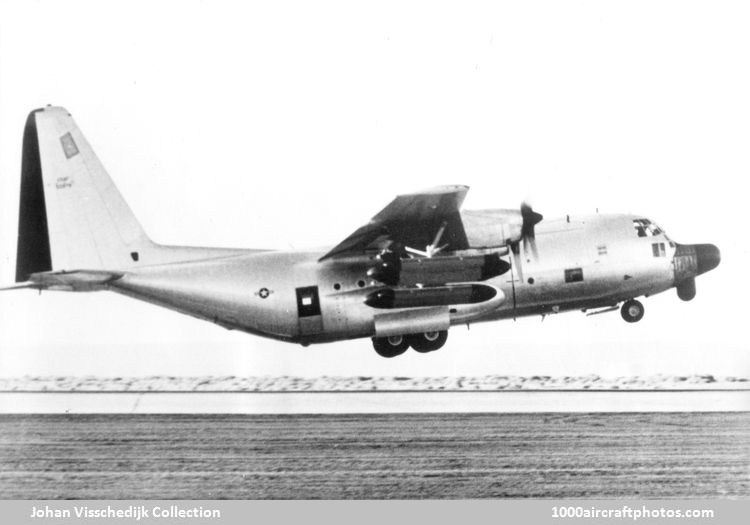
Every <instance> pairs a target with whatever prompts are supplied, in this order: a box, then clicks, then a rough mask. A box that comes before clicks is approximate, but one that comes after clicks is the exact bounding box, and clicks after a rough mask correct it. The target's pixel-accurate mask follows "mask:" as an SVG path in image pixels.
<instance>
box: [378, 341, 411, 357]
mask: <svg viewBox="0 0 750 525" xmlns="http://www.w3.org/2000/svg"><path fill="white" fill-rule="evenodd" d="M372 347H373V348H374V349H375V352H377V354H378V355H379V356H382V357H389V358H390V357H396V356H398V355H401V354H403V353H404V352H406V351H407V350H408V349H409V341H407V340H406V337H404V336H403V335H392V336H391V337H373V338H372Z"/></svg>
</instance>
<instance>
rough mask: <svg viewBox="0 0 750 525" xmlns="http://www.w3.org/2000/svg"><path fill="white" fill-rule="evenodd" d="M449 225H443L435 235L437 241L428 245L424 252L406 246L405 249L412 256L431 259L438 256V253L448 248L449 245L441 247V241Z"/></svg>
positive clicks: (444, 223)
mask: <svg viewBox="0 0 750 525" xmlns="http://www.w3.org/2000/svg"><path fill="white" fill-rule="evenodd" d="M447 225H448V222H447V221H443V224H441V225H440V229H439V230H438V231H437V234H435V239H434V240H433V241H432V243H431V244H428V245H427V246H426V247H425V249H424V250H417V249H415V248H409V247H408V246H406V247H405V248H404V249H405V250H406V251H407V252H408V253H409V254H410V255H416V256H418V257H427V258H431V257H432V256H434V255H437V254H438V253H440V252H442V251H443V250H444V249H446V248H447V247H448V243H445V244H443V245H439V243H440V239H441V237H442V236H443V233H445V227H446V226H447Z"/></svg>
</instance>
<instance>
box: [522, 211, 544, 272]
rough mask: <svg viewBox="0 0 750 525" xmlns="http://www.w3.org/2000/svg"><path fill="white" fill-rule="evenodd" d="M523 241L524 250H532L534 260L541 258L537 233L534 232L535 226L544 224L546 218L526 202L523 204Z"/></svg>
mask: <svg viewBox="0 0 750 525" xmlns="http://www.w3.org/2000/svg"><path fill="white" fill-rule="evenodd" d="M521 219H522V220H523V222H522V223H521V239H522V240H523V247H524V250H526V248H527V247H528V248H530V249H531V253H532V255H533V256H534V259H537V258H538V257H539V252H537V249H536V233H535V232H534V226H536V225H537V224H539V223H540V222H542V219H544V216H543V215H542V214H541V213H537V212H535V211H534V210H533V209H532V208H531V204H529V203H528V202H526V201H524V202H522V203H521Z"/></svg>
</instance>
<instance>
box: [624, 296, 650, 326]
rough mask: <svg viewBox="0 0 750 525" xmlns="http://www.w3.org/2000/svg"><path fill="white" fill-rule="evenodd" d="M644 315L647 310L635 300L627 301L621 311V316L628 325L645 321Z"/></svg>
mask: <svg viewBox="0 0 750 525" xmlns="http://www.w3.org/2000/svg"><path fill="white" fill-rule="evenodd" d="M644 313H645V310H644V308H643V305H642V304H641V302H640V301H636V300H635V299H631V300H629V301H625V302H624V303H623V305H622V308H621V309H620V315H622V318H623V319H625V321H627V322H628V323H637V322H638V321H640V320H641V319H643V314H644Z"/></svg>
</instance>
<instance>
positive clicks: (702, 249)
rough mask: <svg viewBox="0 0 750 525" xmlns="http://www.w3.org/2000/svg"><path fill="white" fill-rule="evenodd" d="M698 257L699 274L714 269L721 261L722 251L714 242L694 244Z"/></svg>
mask: <svg viewBox="0 0 750 525" xmlns="http://www.w3.org/2000/svg"><path fill="white" fill-rule="evenodd" d="M693 246H694V247H695V255H696V258H697V259H698V275H700V274H702V273H706V272H708V271H710V270H713V269H714V268H716V267H717V266H719V263H720V262H721V252H719V249H718V248H717V247H716V246H714V245H713V244H694V245H693Z"/></svg>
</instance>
